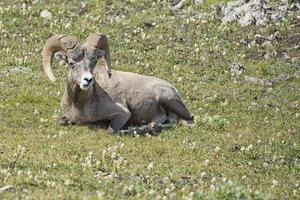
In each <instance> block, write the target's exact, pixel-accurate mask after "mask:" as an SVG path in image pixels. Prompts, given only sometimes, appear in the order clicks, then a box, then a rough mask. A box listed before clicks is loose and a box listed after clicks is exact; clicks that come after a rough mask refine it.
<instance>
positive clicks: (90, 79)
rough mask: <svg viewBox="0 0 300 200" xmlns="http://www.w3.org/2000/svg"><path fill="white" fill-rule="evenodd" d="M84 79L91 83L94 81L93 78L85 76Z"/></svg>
mask: <svg viewBox="0 0 300 200" xmlns="http://www.w3.org/2000/svg"><path fill="white" fill-rule="evenodd" d="M84 80H85V81H86V82H87V83H88V84H90V83H91V82H92V80H93V78H84Z"/></svg>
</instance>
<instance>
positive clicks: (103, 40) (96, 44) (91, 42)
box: [86, 33, 111, 77]
mask: <svg viewBox="0 0 300 200" xmlns="http://www.w3.org/2000/svg"><path fill="white" fill-rule="evenodd" d="M86 44H87V45H88V46H89V47H92V48H97V49H100V50H104V62H105V66H106V70H107V74H108V76H109V77H110V76H111V62H110V52H109V44H108V39H107V37H106V35H104V34H102V33H91V34H90V35H89V36H88V37H87V39H86Z"/></svg>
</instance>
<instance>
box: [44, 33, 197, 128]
mask: <svg viewBox="0 0 300 200" xmlns="http://www.w3.org/2000/svg"><path fill="white" fill-rule="evenodd" d="M56 52H59V53H57V54H58V57H59V58H60V59H62V60H64V61H65V62H66V63H68V65H69V66H70V70H69V75H68V83H67V89H66V92H65V93H64V95H63V98H62V101H61V108H62V112H63V117H61V118H60V119H59V123H60V124H61V125H65V124H79V123H90V122H96V121H106V122H109V127H108V131H109V132H110V133H116V132H118V131H120V130H121V129H122V128H123V127H124V126H125V125H127V124H145V123H149V124H150V123H152V125H153V124H155V123H157V124H164V123H166V122H168V121H174V120H176V121H178V120H182V121H183V122H191V121H193V117H192V116H191V114H190V113H189V111H188V110H187V108H186V106H185V105H184V104H183V102H182V100H181V98H180V96H179V94H178V92H177V90H176V88H175V87H173V86H172V85H171V84H170V83H168V82H167V81H164V80H162V79H159V78H155V77H150V76H144V75H140V74H135V73H130V72H121V71H116V70H111V63H110V51H109V45H108V40H107V37H106V36H105V35H104V34H98V33H92V34H90V35H89V36H88V38H87V39H86V41H85V42H84V43H83V44H82V45H80V44H79V42H78V41H77V39H76V38H75V37H73V36H69V35H54V36H52V37H50V38H49V39H48V40H47V42H46V45H45V47H44V49H43V52H42V57H43V68H44V71H45V73H46V75H47V77H48V78H49V80H50V81H52V82H55V80H56V79H55V77H54V75H53V73H52V66H51V65H52V58H53V56H54V54H55V53H56ZM102 56H104V61H105V65H106V68H104V67H95V66H96V63H97V60H98V59H99V58H100V57H102Z"/></svg>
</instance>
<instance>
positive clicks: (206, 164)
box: [204, 159, 209, 167]
mask: <svg viewBox="0 0 300 200" xmlns="http://www.w3.org/2000/svg"><path fill="white" fill-rule="evenodd" d="M208 163H209V160H208V159H206V160H205V161H204V166H205V167H207V166H208Z"/></svg>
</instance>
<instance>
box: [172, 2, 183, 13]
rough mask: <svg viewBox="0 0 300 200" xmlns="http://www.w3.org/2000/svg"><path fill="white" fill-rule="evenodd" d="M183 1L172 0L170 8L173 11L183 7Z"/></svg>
mask: <svg viewBox="0 0 300 200" xmlns="http://www.w3.org/2000/svg"><path fill="white" fill-rule="evenodd" d="M184 2H185V0H179V1H176V0H175V1H174V2H173V5H174V6H173V8H172V10H173V11H177V10H181V9H182V8H183V7H184Z"/></svg>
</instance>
